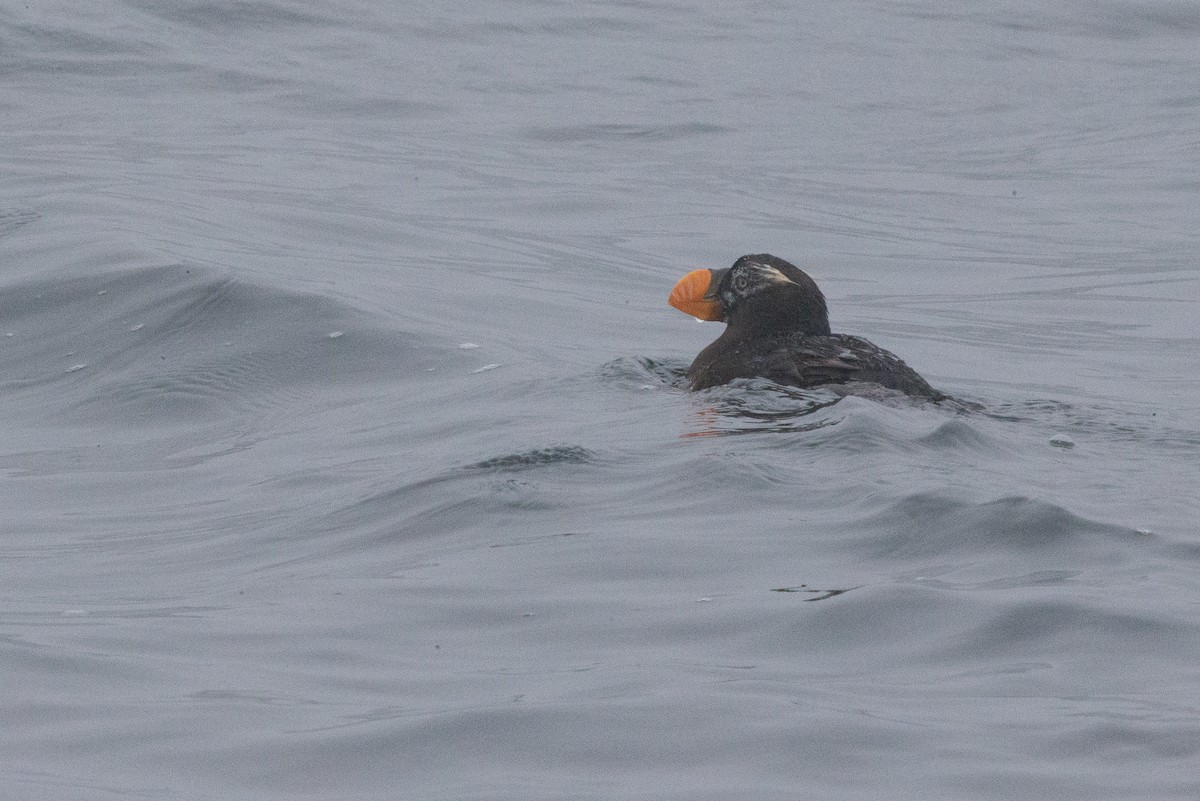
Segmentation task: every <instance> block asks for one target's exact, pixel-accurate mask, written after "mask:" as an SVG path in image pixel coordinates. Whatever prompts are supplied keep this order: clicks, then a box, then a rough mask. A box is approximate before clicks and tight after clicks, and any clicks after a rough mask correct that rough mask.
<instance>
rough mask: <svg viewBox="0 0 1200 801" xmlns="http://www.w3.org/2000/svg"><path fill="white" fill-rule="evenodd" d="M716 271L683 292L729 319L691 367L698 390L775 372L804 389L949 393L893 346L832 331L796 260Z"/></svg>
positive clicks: (775, 377)
mask: <svg viewBox="0 0 1200 801" xmlns="http://www.w3.org/2000/svg"><path fill="white" fill-rule="evenodd" d="M710 272H711V273H712V277H711V279H710V284H709V286H708V287H707V289H706V290H705V291H704V294H703V298H699V297H691V298H686V299H684V302H683V305H686V301H688V300H690V301H691V302H692V303H693V305H692V306H688V307H687V308H684V311H688V312H689V313H695V311H694V309H695V308H699V306H697V305H695V304H704V305H705V307H706V312H707V313H706V314H705V315H698V316H705V319H720V320H724V321H725V322H726V324H727V325H726V328H725V331H724V332H723V333H722V334H721V336H719V337H717V339H716V341H714V342H713V343H712V344H711V345H709V346H708V347H706V348H705V349H704V350H702V351H701V352H700V354H699V355H698V356H697V357H696V360H695V361H694V362H692V366H691V367H690V368H689V369H688V379H689V381H690V382H691V386H692V389H705V388H707V387H714V386H720V385H722V384H727V383H729V382H730V381H732V380H734V379H735V378H769V379H771V380H772V381H775V382H777V383H779V384H786V385H788V386H794V387H803V388H809V387H818V386H824V385H844V384H854V383H864V384H876V385H879V386H882V387H887V388H889V389H893V390H898V391H900V392H903V393H906V394H908V395H912V396H914V397H918V398H928V399H930V400H942V399H944V398H945V397H946V396H945V395H944V394H942V393H941V392H938V391H937V390H936V389H934V388H933V387H931V386H930V385H929V383H928V382H926V381H925V379H923V378H922V377H921V376H920V375H918V374H917V372H916V371H915V370H913V369H912V368H911V367H909V366H908V365H907V364H905V363H904V362H903V361H902V360H901V359H900V357H898V356H896V355H895V354H894V353H891V352H890V351H887V350H884V349H883V348H880V347H878V346H877V345H874V344H873V343H871V342H868V341H867V340H865V339H863V338H861V337H856V336H850V335H847V334H834V333H832V332H831V330H830V328H829V312H828V310H827V308H826V305H825V296H824V295H822V294H821V290H820V289H818V288H817V285H816V283H815V282H814V281H813V280H812V278H810V277H809V276H808V275H807V274H806V273H805V272H804V271H803V270H801V269H800V268H798V267H796V266H795V265H793V264H790V263H788V262H786V261H784V260H783V259H780V258H777V257H775V256H771V255H768V254H758V255H752V256H743V257H741V258H740V259H738V260H737V261H736V262H734V264H733V266H732V267H729V268H727V269H724V270H712V271H710ZM685 280H686V279H685ZM683 285H684V282H683V281H681V282H680V284H679V285H678V286H677V292H676V293H673V294H672V304H673V305H680V304H677V303H676V295H677V293H680V291H681V290H680V289H679V287H682V286H683ZM716 304H719V309H718V307H717V306H716Z"/></svg>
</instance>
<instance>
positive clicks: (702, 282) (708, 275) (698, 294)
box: [667, 270, 725, 322]
mask: <svg viewBox="0 0 1200 801" xmlns="http://www.w3.org/2000/svg"><path fill="white" fill-rule="evenodd" d="M716 293H717V286H716V282H715V281H713V271H712V270H692V271H691V272H690V273H688V274H687V275H685V276H684V277H683V278H680V279H679V283H678V284H676V285H675V288H674V289H672V290H671V297H669V298H667V303H670V304H671V305H672V306H674V307H675V308H677V309H679V310H680V311H681V312H683V313H684V314H690V315H692V316H693V317H695V318H696V319H697V320H711V321H714V322H720V321H721V320H724V319H725V314H724V312H723V311H722V310H721V301H719V300H717V297H716Z"/></svg>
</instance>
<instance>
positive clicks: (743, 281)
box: [733, 273, 750, 292]
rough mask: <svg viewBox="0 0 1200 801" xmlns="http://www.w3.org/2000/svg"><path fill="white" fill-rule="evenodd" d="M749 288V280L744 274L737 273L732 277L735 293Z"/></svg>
mask: <svg viewBox="0 0 1200 801" xmlns="http://www.w3.org/2000/svg"><path fill="white" fill-rule="evenodd" d="M749 286H750V279H749V278H747V277H746V274H745V273H738V274H737V275H735V276H734V277H733V289H734V291H735V292H745V291H746V288H747V287H749Z"/></svg>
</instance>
